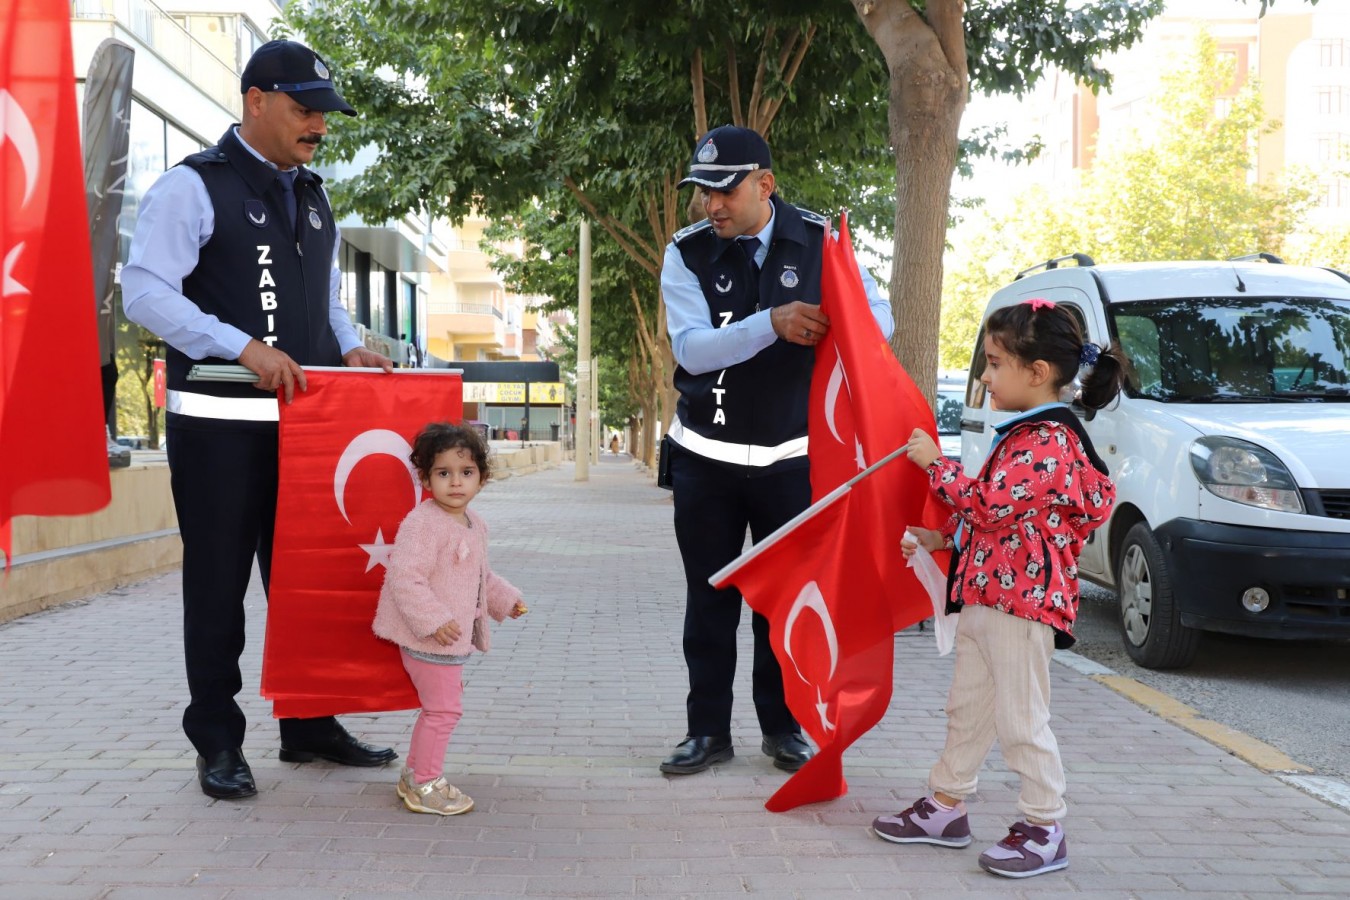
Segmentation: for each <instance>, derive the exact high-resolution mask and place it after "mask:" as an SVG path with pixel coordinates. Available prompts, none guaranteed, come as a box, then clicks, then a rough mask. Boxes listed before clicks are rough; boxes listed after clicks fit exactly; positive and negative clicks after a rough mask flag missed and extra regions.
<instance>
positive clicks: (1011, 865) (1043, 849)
mask: <svg viewBox="0 0 1350 900" xmlns="http://www.w3.org/2000/svg"><path fill="white" fill-rule="evenodd" d="M1068 865H1069V842H1068V841H1067V840H1066V839H1065V838H1064V829H1063V828H1062V827H1056V828H1055V830H1054V831H1053V832H1052V831H1051V830H1050V829H1049V828H1045V827H1044V826H1041V825H1032V824H1031V823H1030V822H1017V823H1015V824H1014V825H1013V827H1012V828H1009V829H1008V836H1007V837H1005V838H1004V839H1003V840H1001V841H999V842H998V843H997V844H995V845H994V846H992V847H990V848H989V849H988V850H986V851H984V852H983V853H981V854H980V868H981V869H984V870H985V871H986V872H992V873H993V874H995V875H1002V876H1004V877H1005V878H1030V877H1031V876H1032V875H1044V874H1045V873H1046V872H1054V871H1057V870H1059V869H1064V868H1067V867H1068Z"/></svg>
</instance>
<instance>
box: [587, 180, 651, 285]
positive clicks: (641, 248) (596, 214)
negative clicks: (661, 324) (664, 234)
mask: <svg viewBox="0 0 1350 900" xmlns="http://www.w3.org/2000/svg"><path fill="white" fill-rule="evenodd" d="M563 184H564V185H565V186H566V187H567V189H568V190H569V191H571V192H572V196H574V197H576V198H577V202H578V203H580V204H581V206H582V208H583V209H585V210H586V212H587V213H589V214H590V216H591V218H592V219H594V220H595V221H596V222H599V223H600V226H601V227H602V228H604V229H605V231H607V232H608V233H609V236H610V237H612V238H614V240H615V241H617V242H618V244H619V247H620V248H621V249H622V250H623V252H624V253H627V254H628V255H629V256H630V257H632V259H633V261H634V262H636V263H637V264H638V265H639V266H641V267H642V268H643V270H644V271H646V272H647V273H648V274H649V275H657V274H658V273H660V271H661V257H660V256H658V255H657V253H656V251H655V250H653V249H652V246H651V245H650V244H648V243H646V242H645V241H643V240H642V238H640V237H638V236H637V235H636V234H634V233H633V230H632V229H631V228H629V227H628V226H627V225H625V224H623V223H622V222H620V221H618V220H617V219H615V218H614V217H613V216H608V215H605V214H603V213H601V212H600V210H598V209H596V207H595V204H594V203H593V202H591V198H590V197H588V196H586V192H585V191H583V190H582V189H581V188H580V187H579V186H578V185H577V183H576V182H575V181H573V180H572V177H571V176H570V175H569V176H567V177H565V178H564V179H563Z"/></svg>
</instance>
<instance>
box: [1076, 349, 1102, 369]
mask: <svg viewBox="0 0 1350 900" xmlns="http://www.w3.org/2000/svg"><path fill="white" fill-rule="evenodd" d="M1101 355H1102V348H1101V347H1098V346H1097V345H1096V344H1091V343H1088V344H1084V345H1083V349H1082V350H1080V351H1079V352H1078V367H1079V368H1080V369H1091V368H1092V367H1093V366H1095V365H1097V359H1098V358H1099V357H1100V356H1101Z"/></svg>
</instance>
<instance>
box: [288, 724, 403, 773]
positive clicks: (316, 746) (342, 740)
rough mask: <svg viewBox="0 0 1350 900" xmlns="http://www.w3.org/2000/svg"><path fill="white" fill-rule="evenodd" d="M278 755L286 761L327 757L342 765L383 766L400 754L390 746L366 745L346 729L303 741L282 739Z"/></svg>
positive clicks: (340, 728)
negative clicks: (288, 742)
mask: <svg viewBox="0 0 1350 900" xmlns="http://www.w3.org/2000/svg"><path fill="white" fill-rule="evenodd" d="M277 757H278V758H279V759H280V760H281V761H282V762H290V763H307V762H313V761H314V760H315V759H326V760H328V761H329V762H335V763H337V764H338V765H340V766H365V767H370V766H382V765H384V764H385V763H391V762H393V761H394V760H396V759H398V754H397V753H395V752H394V751H393V750H391V749H390V748H388V747H372V746H370V745H369V744H363V743H361V742H360V741H358V740H357V739H356V738H354V737H352V736H351V735H350V734H348V733H347V730H346V729H345V728H342V727H341V726H338V728H337V730H336V731H334V732H333V733H331V734H329V735H328V736H327V737H325V738H323V739H321V740H317V741H315V740H310V741H307V742H305V743H303V744H301V743H291V744H287V743H286V742H285V741H282V742H281V752H280V753H278V754H277Z"/></svg>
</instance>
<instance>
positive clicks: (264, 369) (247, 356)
mask: <svg viewBox="0 0 1350 900" xmlns="http://www.w3.org/2000/svg"><path fill="white" fill-rule="evenodd" d="M239 364H240V365H241V366H243V367H245V368H246V369H248V370H250V371H252V372H255V373H257V375H258V384H257V388H258V390H260V391H267V392H268V393H274V392H275V391H276V390H277V389H278V388H280V389H281V391H282V393H283V397H284V399H285V400H286V402H287V403H290V402H291V398H292V397H293V396H294V395H295V388H296V386H297V385H299V387H300V390H302V391H303V390H305V389H306V386H307V385H306V382H305V370H304V369H302V368H300V364H299V363H297V362H296V361H295V360H293V359H291V358H290V357H289V356H287V355H286V354H285V353H282V352H281V351H280V350H278V349H277V348H275V347H269V346H267V345H266V344H264V343H263V342H262V341H260V340H258V339H257V338H254V339H252V340H250V341H249V342H248V344H247V345H245V347H244V352H243V353H240V354H239Z"/></svg>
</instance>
